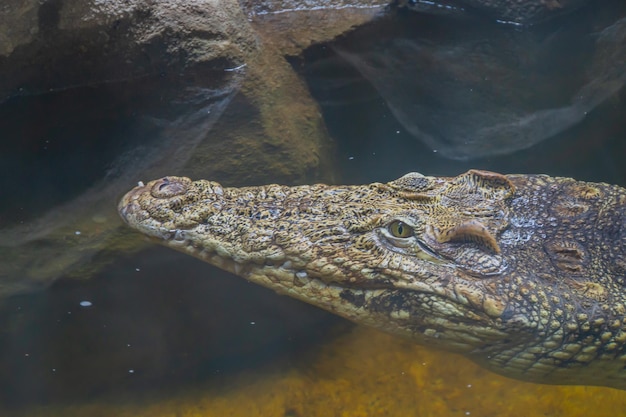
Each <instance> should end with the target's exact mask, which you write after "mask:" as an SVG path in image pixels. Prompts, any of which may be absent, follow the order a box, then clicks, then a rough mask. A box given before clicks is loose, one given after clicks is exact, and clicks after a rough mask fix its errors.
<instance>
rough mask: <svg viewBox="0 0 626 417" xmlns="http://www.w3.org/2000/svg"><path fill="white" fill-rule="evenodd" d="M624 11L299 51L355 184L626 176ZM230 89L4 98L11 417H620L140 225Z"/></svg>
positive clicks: (387, 27) (6, 393)
mask: <svg viewBox="0 0 626 417" xmlns="http://www.w3.org/2000/svg"><path fill="white" fill-rule="evenodd" d="M620 3H621V2H618V1H613V2H607V3H605V4H604V5H603V6H602V7H600V6H597V7H593V8H590V9H587V10H584V11H582V12H581V13H577V14H575V15H572V16H567V17H566V18H563V19H560V20H558V21H556V22H551V23H550V24H547V25H544V26H540V27H537V28H534V29H531V30H519V29H516V28H512V27H507V26H503V25H495V24H490V23H487V22H484V21H481V20H474V19H470V20H447V19H442V18H433V17H430V16H415V15H407V14H403V13H401V14H399V15H392V16H388V17H384V18H381V19H380V20H379V21H377V22H374V23H373V24H371V25H368V27H364V28H360V29H357V30H355V31H354V32H353V33H351V34H348V35H345V36H343V37H342V38H341V39H339V40H337V41H336V42H333V43H332V44H329V45H322V46H315V47H312V48H310V49H309V50H307V51H306V52H305V53H304V55H303V56H302V57H292V58H290V59H291V62H292V64H293V66H294V68H295V69H296V70H297V71H298V73H300V74H301V75H302V76H303V77H305V79H306V81H307V84H308V86H309V88H310V89H311V92H312V94H313V96H314V97H315V98H316V99H317V100H318V102H319V103H320V105H321V111H322V113H323V116H324V120H325V123H326V125H327V128H328V130H329V133H330V135H331V136H332V138H333V139H334V140H335V146H336V148H335V155H336V162H335V163H334V168H335V171H336V172H337V175H336V178H337V182H342V183H365V182H373V181H387V180H391V179H393V178H396V177H399V176H401V175H403V174H404V173H406V172H408V171H419V172H422V173H424V174H428V175H454V174H457V173H460V172H463V171H465V170H467V169H470V168H480V169H487V170H493V171H499V172H505V173H546V174H550V175H558V176H567V177H574V178H577V179H581V180H589V181H602V182H607V183H613V184H620V185H626V165H624V164H623V159H624V157H625V156H626V92H625V89H624V87H623V84H624V81H626V76H625V75H624V74H626V20H622V19H626V7H625V6H624V5H622V4H620ZM222 76H223V74H222ZM164 77H165V75H164ZM166 78H167V77H166ZM226 78H228V79H227V80H226V85H228V86H230V87H229V88H223V87H222V88H221V89H220V88H217V87H216V86H215V85H211V83H206V82H205V80H204V79H202V81H199V80H200V79H201V78H198V77H191V79H185V80H178V81H177V80H173V79H170V78H167V82H163V81H162V80H158V79H157V80H141V81H138V82H137V83H140V84H141V85H135V86H131V85H104V86H93V87H81V88H77V89H71V90H68V91H60V92H53V93H50V94H44V95H38V96H28V97H16V98H13V99H11V100H8V101H6V102H4V103H2V104H0V129H1V130H2V131H3V135H2V138H3V139H2V141H0V147H1V148H0V174H1V175H0V178H2V179H1V180H0V181H1V182H0V186H1V187H0V188H1V189H2V190H3V193H2V206H1V209H0V280H1V281H0V290H1V292H2V294H3V295H4V298H3V300H2V301H0V405H2V407H0V409H2V408H4V409H6V411H5V413H7V414H6V415H12V414H14V415H18V414H20V413H25V414H26V415H68V416H69V415H79V414H80V415H84V414H86V415H125V414H129V415H130V414H133V415H227V414H228V413H230V415H246V416H252V415H265V416H270V415H271V416H312V415H336V416H340V415H341V416H366V415H389V416H391V415H403V416H404V415H415V416H426V415H438V416H444V415H445V416H448V415H450V416H457V415H458V416H462V415H470V414H471V415H494V416H495V415H502V416H504V415H506V416H509V415H510V416H513V415H519V410H520V407H523V409H529V408H528V407H533V410H534V413H532V412H531V411H528V412H525V413H527V414H528V415H554V416H574V415H598V416H600V415H602V416H604V415H606V416H609V415H619V411H617V410H622V409H623V407H624V405H626V393H623V392H620V391H614V390H610V389H602V388H588V387H576V388H563V389H561V388H553V387H543V386H540V385H533V384H522V383H518V382H515V381H508V380H506V379H504V378H500V377H495V376H493V374H490V373H489V372H487V371H484V370H482V369H480V368H476V367H475V366H474V365H472V364H470V363H469V362H466V361H464V360H463V359H461V358H456V357H454V360H450V358H451V356H449V355H446V354H441V353H436V352H432V351H429V350H427V349H423V348H420V347H415V346H413V345H411V344H409V343H406V342H403V341H397V340H394V339H393V338H390V337H388V336H385V335H380V334H378V333H376V332H373V331H370V330H366V329H361V328H358V329H355V328H354V326H352V325H350V324H347V323H345V322H344V321H342V320H340V319H338V318H335V317H334V316H331V315H329V314H327V313H324V312H321V311H319V310H317V309H314V308H312V307H309V306H306V305H304V304H301V303H298V302H296V301H293V300H290V299H287V298H285V297H279V296H277V295H275V294H274V293H273V292H271V291H267V290H265V289H261V288H257V287H255V286H253V285H251V284H248V283H247V282H245V281H243V280H241V279H239V278H237V277H234V276H231V275H228V274H225V273H222V272H220V271H218V270H217V269H215V268H213V267H210V266H208V265H206V264H203V263H201V262H199V261H196V260H193V259H190V258H188V257H185V256H183V255H179V254H177V253H172V252H170V251H167V250H165V249H162V248H155V247H152V246H149V245H148V244H147V243H145V242H144V241H143V239H141V238H137V236H135V235H134V234H133V233H132V232H130V231H128V230H126V229H125V228H123V227H122V226H121V222H120V220H119V219H118V218H117V216H116V213H115V206H116V204H117V199H118V198H119V196H120V194H121V193H122V192H124V191H125V190H126V189H128V188H129V187H131V186H132V185H133V184H134V183H135V182H136V181H138V180H146V179H151V178H154V177H158V176H161V175H166V174H185V173H186V172H185V162H186V161H188V160H189V158H190V155H193V153H194V152H195V150H196V148H197V146H198V144H199V143H201V142H202V141H210V140H212V139H211V136H210V135H209V136H206V137H205V136H202V135H199V134H198V132H199V131H206V130H209V129H211V128H212V126H213V124H214V123H216V121H217V120H218V119H219V117H220V116H221V115H222V113H223V112H224V111H225V109H227V107H228V105H229V103H230V102H231V100H232V98H233V95H234V94H235V93H234V92H235V91H236V88H237V86H238V85H239V84H238V83H239V82H240V80H239V78H237V76H236V74H227V75H226ZM165 85H167V87H164V86H165ZM172 85H174V86H175V88H173V87H172ZM222 85H223V84H222ZM235 104H237V103H235ZM207 115H210V116H207ZM223 152H228V148H224V149H223ZM233 152H241V150H239V149H237V150H233ZM267 152H271V149H269V148H268V149H267ZM276 157H277V158H285V155H277V156H276ZM244 171H245V167H244V168H242V177H241V178H247V176H246V173H245V172H244ZM267 175H268V176H269V177H270V178H271V175H272V174H271V172H269V173H268V174H267ZM212 179H215V180H218V181H222V179H220V178H212ZM231 181H233V180H232V178H231ZM142 245H144V247H145V249H143V250H141V251H139V250H138V249H137V248H138V247H141V246H142ZM51 281H55V282H54V284H52V285H51V286H48V284H49V282H51ZM594 402H595V403H594ZM516 410H517V411H516Z"/></svg>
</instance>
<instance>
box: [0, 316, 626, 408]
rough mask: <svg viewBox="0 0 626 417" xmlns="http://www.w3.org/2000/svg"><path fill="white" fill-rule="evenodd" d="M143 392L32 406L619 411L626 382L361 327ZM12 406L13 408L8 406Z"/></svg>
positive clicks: (625, 400) (625, 404)
mask: <svg viewBox="0 0 626 417" xmlns="http://www.w3.org/2000/svg"><path fill="white" fill-rule="evenodd" d="M218 379H219V378H217V377H216V379H215V380H213V381H210V382H209V383H207V384H205V385H201V386H195V387H193V388H192V389H186V390H180V392H178V393H169V394H166V395H164V394H161V395H158V396H153V397H151V398H144V399H142V400H141V401H136V400H133V401H128V400H120V399H118V400H115V401H111V400H110V399H109V400H107V401H94V402H92V403H85V404H78V405H71V406H55V405H51V406H47V407H40V408H36V409H30V410H27V411H26V412H25V413H24V415H28V416H42V417H43V416H46V417H47V416H64V417H67V416H79V415H80V416H85V415H88V416H93V417H97V416H119V417H125V416H134V417H137V416H150V417H165V416H168V417H169V416H172V417H174V416H176V417H182V416H189V417H191V416H219V417H224V416H242V417H256V416H259V417H261V416H263V417H273V416H276V417H296V416H303V417H304V416H306V417H317V416H338V417H365V416H403V417H406V416H438V417H445V416H487V417H488V416H499V417H508V416H511V417H513V416H515V417H517V416H520V415H524V416H527V417H532V416H542V417H544V416H551V417H559V416H567V417H577V416H594V417H602V416H615V415H620V414H621V412H620V410H623V409H624V407H626V392H624V391H618V390H613V389H608V388H600V387H563V386H547V385H540V384H529V383H523V382H518V381H513V380H510V379H507V378H503V377H499V376H497V375H494V374H493V373H491V372H488V371H486V370H484V369H482V368H480V367H478V366H476V365H474V364H473V363H471V362H469V361H467V360H466V359H464V358H462V357H460V356H456V355H451V354H448V353H443V352H442V353H440V352H436V351H433V350H429V349H427V348H424V347H420V346H416V345H414V344H412V343H410V342H406V341H403V340H399V339H397V338H393V337H391V336H388V335H385V334H382V333H379V332H376V331H374V330H370V329H366V328H363V327H356V328H355V329H354V331H352V332H351V333H350V334H347V335H345V336H343V337H340V338H338V339H336V340H335V341H334V342H332V343H330V344H327V345H324V346H323V347H322V348H321V349H320V350H319V351H318V352H313V353H310V354H308V355H307V357H305V358H302V360H301V361H300V362H299V363H298V364H291V365H289V366H284V364H283V365H282V366H273V367H267V368H265V369H261V370H256V371H250V372H247V373H242V374H240V375H238V376H236V377H228V378H226V379H220V380H219V381H218ZM3 415H7V414H3Z"/></svg>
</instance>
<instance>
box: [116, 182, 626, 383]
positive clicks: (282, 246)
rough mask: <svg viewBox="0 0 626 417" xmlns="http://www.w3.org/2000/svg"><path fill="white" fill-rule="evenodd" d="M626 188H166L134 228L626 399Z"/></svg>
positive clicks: (340, 305) (361, 312) (365, 317)
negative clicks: (625, 393) (624, 395)
mask: <svg viewBox="0 0 626 417" xmlns="http://www.w3.org/2000/svg"><path fill="white" fill-rule="evenodd" d="M625 203H626V190H624V189H623V188H620V187H617V186H611V185H607V184H594V183H585V182H577V181H574V180H572V179H568V178H552V177H548V176H543V175H507V176H504V175H500V174H496V173H491V172H486V171H469V172H467V173H465V174H462V175H459V176H457V177H455V178H440V177H425V176H422V175H420V174H416V173H411V174H407V175H405V176H404V177H402V178H400V179H398V180H395V181H392V182H389V183H387V184H380V183H374V184H369V185H362V186H328V185H320V184H318V185H310V186H298V187H286V186H280V185H267V186H260V187H245V188H223V187H222V186H220V185H219V184H218V183H216V182H210V181H191V180H190V179H188V178H181V177H166V178H162V179H159V180H156V181H152V182H150V183H148V184H146V185H143V184H140V186H138V187H136V188H135V189H134V190H132V191H130V192H129V193H128V194H127V195H126V196H124V198H123V199H122V201H121V202H120V205H119V211H120V214H121V216H122V218H123V219H124V220H125V221H126V222H127V223H128V224H129V225H130V226H131V227H133V228H135V229H137V230H139V231H141V232H142V233H144V234H147V235H149V236H152V237H153V238H156V239H157V240H158V241H160V242H161V243H163V244H165V245H167V246H169V247H172V248H174V249H177V250H180V251H182V252H185V253H189V254H191V255H193V256H196V257H198V258H200V259H202V260H204V261H206V262H209V263H211V264H213V265H216V266H218V267H220V268H223V269H226V270H228V271H231V272H233V273H235V274H237V275H240V276H242V277H244V278H246V279H248V280H250V281H252V282H255V283H258V284H260V285H263V286H266V287H269V288H272V289H274V290H276V291H277V292H279V293H282V294H287V295H289V296H292V297H295V298H297V299H300V300H303V301H305V302H308V303H311V304H313V305H316V306H318V307H321V308H324V309H326V310H328V311H331V312H333V313H335V314H339V315H341V316H343V317H346V318H348V319H350V320H353V321H355V322H357V323H361V324H365V325H369V326H374V327H377V328H379V329H381V330H384V331H386V332H390V333H393V334H397V335H401V336H404V337H408V338H411V339H413V340H415V341H417V342H418V343H421V344H425V345H428V346H437V347H440V348H442V349H446V350H450V351H454V352H459V353H462V354H464V355H466V356H468V357H469V358H471V359H473V360H474V361H476V362H478V363H480V364H482V365H484V366H486V367H488V368H489V369H491V370H493V371H495V372H498V373H501V374H504V375H507V376H510V377H514V378H519V379H524V380H530V381H536V382H543V383H554V384H589V385H606V386H611V387H614V388H620V389H626V371H625V370H624V367H625V365H626V345H625V344H626V291H625V290H624V277H625V275H626V253H625V251H626V244H625V243H626V242H625V240H626V223H625V215H626V209H625V207H626V206H625Z"/></svg>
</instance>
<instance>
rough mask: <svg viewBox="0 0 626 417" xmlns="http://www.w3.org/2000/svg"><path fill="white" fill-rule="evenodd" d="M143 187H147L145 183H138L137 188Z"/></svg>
mask: <svg viewBox="0 0 626 417" xmlns="http://www.w3.org/2000/svg"><path fill="white" fill-rule="evenodd" d="M143 186H145V184H144V183H143V181H137V187H143Z"/></svg>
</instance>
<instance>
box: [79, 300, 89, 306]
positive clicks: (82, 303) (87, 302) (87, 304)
mask: <svg viewBox="0 0 626 417" xmlns="http://www.w3.org/2000/svg"><path fill="white" fill-rule="evenodd" d="M79 304H80V306H81V307H91V306H92V304H91V301H81V302H80V303H79Z"/></svg>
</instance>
